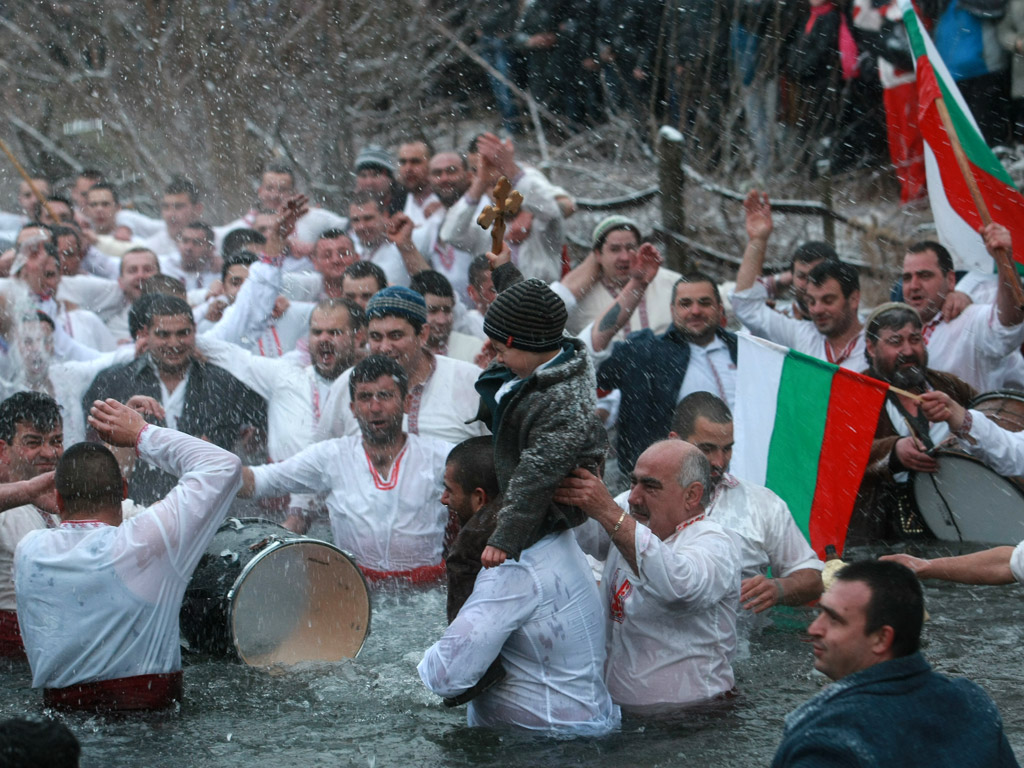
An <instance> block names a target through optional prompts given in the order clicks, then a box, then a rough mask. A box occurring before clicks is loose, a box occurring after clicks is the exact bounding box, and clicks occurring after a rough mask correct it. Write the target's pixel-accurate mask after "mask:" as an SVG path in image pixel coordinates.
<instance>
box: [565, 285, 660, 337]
mask: <svg viewBox="0 0 1024 768" xmlns="http://www.w3.org/2000/svg"><path fill="white" fill-rule="evenodd" d="M679 277H680V275H679V273H678V272H673V271H672V270H671V269H665V268H661V269H659V270H658V274H657V275H655V277H654V280H652V281H651V284H650V285H648V286H647V289H646V290H645V291H644V295H643V296H642V297H641V299H640V304H638V305H637V308H636V309H635V310H633V314H632V315H631V316H630V318H629V323H628V324H627V325H626V326H625V327H624V328H622V329H620V330H619V332H618V333H617V334H615V339H616V340H617V341H622V340H624V339H625V338H626V336H628V335H629V334H630V333H633V332H634V331H639V330H642V329H644V328H650V329H651V330H652V331H654V333H655V334H662V333H664V332H665V331H667V330H668V329H669V326H671V325H672V298H673V297H672V292H673V289H674V287H675V284H676V281H677V280H678V279H679ZM616 295H618V294H616ZM615 298H616V297H615V296H613V295H612V293H611V291H609V290H608V289H607V288H606V287H605V285H604V283H601V282H597V283H595V284H594V286H593V287H592V288H591V289H590V291H589V292H588V293H587V295H586V296H584V297H583V298H582V299H580V300H579V303H578V304H577V305H576V308H575V309H574V310H573V311H572V313H571V314H570V315H569V320H568V322H566V324H565V327H566V329H567V330H568V331H569V333H572V334H579V333H580V332H581V331H582V330H583V328H584V327H585V326H587V325H588V324H590V323H592V322H594V321H596V320H598V319H600V317H601V316H602V315H603V314H604V312H605V311H606V310H607V309H608V307H609V306H611V304H612V302H613V301H615Z"/></svg>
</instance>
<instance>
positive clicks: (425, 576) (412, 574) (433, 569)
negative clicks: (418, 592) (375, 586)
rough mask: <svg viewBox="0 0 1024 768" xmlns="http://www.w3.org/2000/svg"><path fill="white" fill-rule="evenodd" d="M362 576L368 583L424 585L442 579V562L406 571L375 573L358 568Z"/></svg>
mask: <svg viewBox="0 0 1024 768" xmlns="http://www.w3.org/2000/svg"><path fill="white" fill-rule="evenodd" d="M359 570H361V571H362V572H363V576H365V577H366V580H367V581H369V582H377V581H408V582H410V583H412V584H426V583H428V582H431V581H440V580H441V579H443V578H444V575H445V570H444V561H441V562H440V563H438V564H437V565H421V566H420V567H419V568H412V569H410V570H408V571H375V570H374V569H373V568H367V567H366V566H362V565H361V566H359Z"/></svg>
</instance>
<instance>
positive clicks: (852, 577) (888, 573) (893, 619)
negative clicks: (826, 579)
mask: <svg viewBox="0 0 1024 768" xmlns="http://www.w3.org/2000/svg"><path fill="white" fill-rule="evenodd" d="M836 580H837V581H847V582H849V581H860V582H863V583H864V584H866V585H867V587H868V589H869V590H871V599H870V600H868V604H867V608H866V609H865V613H866V614H867V622H866V624H865V626H864V632H865V634H871V633H872V632H876V631H878V630H879V629H881V628H882V627H884V626H890V627H892V629H893V640H892V652H893V655H894V656H896V657H897V658H899V657H901V656H909V655H910V654H912V653H916V652H917V650H918V649H919V648H920V647H921V628H922V626H923V625H924V594H923V591H922V590H921V582H920V581H918V579H917V576H916V575H914V572H913V571H911V570H910V569H909V568H907V567H906V566H903V565H900V564H899V563H893V562H889V561H885V560H858V561H857V562H853V563H850V564H849V565H846V566H844V567H843V568H842V569H841V570H839V571H838V572H837V573H836Z"/></svg>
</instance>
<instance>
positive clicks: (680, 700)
mask: <svg viewBox="0 0 1024 768" xmlns="http://www.w3.org/2000/svg"><path fill="white" fill-rule="evenodd" d="M635 546H636V561H637V568H638V570H639V574H635V573H633V571H632V570H631V569H630V567H629V565H628V564H627V563H626V560H625V558H624V557H623V556H622V554H621V553H620V552H619V550H618V548H617V547H612V548H611V549H610V551H609V555H608V560H607V561H606V562H605V566H604V574H603V577H602V579H601V592H602V594H603V596H604V601H605V606H606V609H607V610H608V618H609V622H608V626H609V632H608V666H607V670H606V675H605V679H606V680H607V682H608V690H609V692H610V693H611V695H612V700H614V701H615V703H617V704H620V705H622V706H623V707H632V708H638V709H640V708H648V707H650V708H659V707H662V706H664V707H675V706H681V705H686V704H693V703H696V702H699V701H703V700H706V699H710V698H712V697H714V696H717V695H718V694H721V693H725V692H726V691H729V690H731V689H732V687H733V684H734V682H735V678H734V676H733V671H732V663H731V662H732V657H733V655H734V654H735V652H736V613H737V609H738V606H739V596H740V553H739V550H738V549H737V548H736V545H735V543H733V540H732V537H731V536H730V535H729V534H728V533H726V531H725V529H723V528H722V526H720V525H719V524H718V523H715V522H712V521H710V520H707V519H704V520H697V521H695V522H691V523H690V524H689V525H686V524H684V525H683V526H680V528H679V529H678V530H677V531H676V532H675V533H674V534H672V535H671V536H669V537H668V538H667V539H666V540H665V541H661V540H660V539H659V538H658V537H657V536H655V535H654V534H653V533H651V530H650V529H649V528H647V527H646V526H644V525H637V526H636V533H635Z"/></svg>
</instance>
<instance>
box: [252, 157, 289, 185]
mask: <svg viewBox="0 0 1024 768" xmlns="http://www.w3.org/2000/svg"><path fill="white" fill-rule="evenodd" d="M265 173H283V174H286V175H287V176H288V178H290V179H291V180H292V186H293V187H294V186H295V169H294V168H292V167H291V166H290V165H288V164H287V163H280V162H277V161H271V162H269V163H267V164H266V165H264V166H263V170H262V171H260V183H261V184H262V183H263V174H265Z"/></svg>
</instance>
